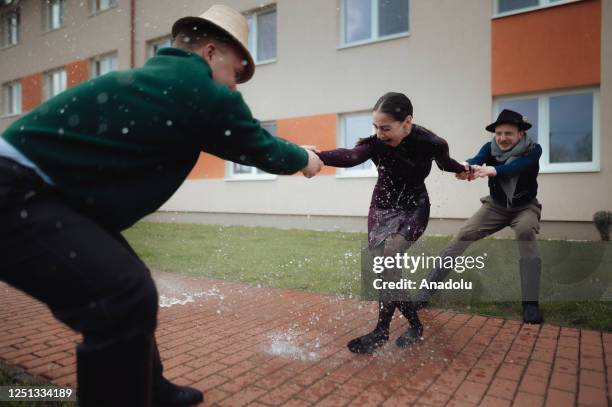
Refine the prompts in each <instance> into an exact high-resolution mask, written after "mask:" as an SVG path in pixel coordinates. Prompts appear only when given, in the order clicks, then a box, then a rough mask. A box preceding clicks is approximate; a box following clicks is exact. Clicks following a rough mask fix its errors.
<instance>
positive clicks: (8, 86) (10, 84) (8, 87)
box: [2, 79, 23, 118]
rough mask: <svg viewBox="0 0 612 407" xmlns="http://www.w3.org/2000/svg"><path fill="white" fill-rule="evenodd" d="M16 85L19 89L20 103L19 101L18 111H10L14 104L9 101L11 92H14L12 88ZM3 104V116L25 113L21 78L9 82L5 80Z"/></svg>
mask: <svg viewBox="0 0 612 407" xmlns="http://www.w3.org/2000/svg"><path fill="white" fill-rule="evenodd" d="M15 87H17V88H18V89H19V90H18V91H17V95H18V96H17V99H18V103H17V111H9V107H11V108H12V104H11V103H9V100H8V99H9V97H10V96H9V94H10V93H12V89H14V88H15ZM2 104H3V109H2V117H3V118H5V117H13V116H19V115H20V114H21V113H23V96H22V90H21V81H20V80H19V79H17V80H14V81H9V82H5V83H3V84H2Z"/></svg>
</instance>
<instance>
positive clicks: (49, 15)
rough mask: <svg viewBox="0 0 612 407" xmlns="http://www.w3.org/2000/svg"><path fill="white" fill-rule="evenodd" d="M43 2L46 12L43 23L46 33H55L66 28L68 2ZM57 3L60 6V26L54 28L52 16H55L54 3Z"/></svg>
mask: <svg viewBox="0 0 612 407" xmlns="http://www.w3.org/2000/svg"><path fill="white" fill-rule="evenodd" d="M42 1H43V6H44V10H43V18H44V22H43V27H44V30H45V32H46V33H47V32H51V31H55V30H59V29H61V28H64V26H65V24H64V21H65V15H66V0H42ZM54 1H57V3H58V4H59V12H60V14H59V20H60V21H59V25H58V26H57V27H53V26H52V24H51V22H52V18H53V17H52V16H53V11H52V9H53V2H54Z"/></svg>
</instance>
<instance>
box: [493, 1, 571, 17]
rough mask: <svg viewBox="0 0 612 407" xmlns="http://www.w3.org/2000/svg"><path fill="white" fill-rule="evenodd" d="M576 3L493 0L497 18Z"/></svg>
mask: <svg viewBox="0 0 612 407" xmlns="http://www.w3.org/2000/svg"><path fill="white" fill-rule="evenodd" d="M575 1H577V0H493V9H494V10H495V16H505V15H511V14H516V13H523V12H526V11H532V10H537V9H539V8H544V7H550V6H556V5H559V4H564V3H572V2H575Z"/></svg>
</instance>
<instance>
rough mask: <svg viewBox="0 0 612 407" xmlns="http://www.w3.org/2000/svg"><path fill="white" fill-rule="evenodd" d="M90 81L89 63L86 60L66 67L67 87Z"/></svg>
mask: <svg viewBox="0 0 612 407" xmlns="http://www.w3.org/2000/svg"><path fill="white" fill-rule="evenodd" d="M88 79H89V61H88V60H86V59H84V60H81V61H75V62H71V63H69V64H68V65H66V82H67V86H68V87H71V86H74V85H76V84H79V83H81V82H85V81H86V80H88Z"/></svg>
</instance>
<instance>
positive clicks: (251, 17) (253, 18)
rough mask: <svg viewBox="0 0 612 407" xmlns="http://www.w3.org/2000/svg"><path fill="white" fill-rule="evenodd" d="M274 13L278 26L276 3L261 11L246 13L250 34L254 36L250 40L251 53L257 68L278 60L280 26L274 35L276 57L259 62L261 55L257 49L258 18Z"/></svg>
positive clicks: (250, 36)
mask: <svg viewBox="0 0 612 407" xmlns="http://www.w3.org/2000/svg"><path fill="white" fill-rule="evenodd" d="M272 12H274V13H276V21H277V24H278V9H277V7H276V3H274V4H270V5H267V6H265V7H263V8H261V9H257V10H252V11H249V12H247V13H245V17H246V18H247V22H248V24H249V34H252V35H249V38H248V42H249V44H248V45H249V51H250V52H251V56H252V57H253V61H254V62H255V66H258V65H266V64H272V63H274V62H276V61H277V60H278V25H277V29H276V31H275V33H274V35H275V36H276V50H275V55H276V56H275V57H274V58H270V59H264V60H259V55H258V54H259V52H258V48H257V40H258V38H257V36H258V35H259V29H258V26H257V17H258V16H260V15H262V14H269V13H272Z"/></svg>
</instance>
